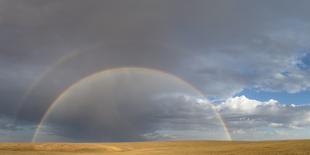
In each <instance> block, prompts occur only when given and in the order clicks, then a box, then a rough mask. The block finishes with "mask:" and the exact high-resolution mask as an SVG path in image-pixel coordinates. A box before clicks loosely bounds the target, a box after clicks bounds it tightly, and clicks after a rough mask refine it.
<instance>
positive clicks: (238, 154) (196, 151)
mask: <svg viewBox="0 0 310 155" xmlns="http://www.w3.org/2000/svg"><path fill="white" fill-rule="evenodd" d="M99 154H100V155H101V154H104V155H310V140H292V141H261V142H246V141H231V142H230V141H171V142H134V143H0V155H99Z"/></svg>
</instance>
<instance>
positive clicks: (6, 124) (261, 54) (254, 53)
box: [0, 0, 310, 141]
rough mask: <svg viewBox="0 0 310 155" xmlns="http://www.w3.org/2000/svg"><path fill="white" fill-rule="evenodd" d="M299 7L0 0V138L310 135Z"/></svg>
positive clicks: (252, 0)
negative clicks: (97, 74) (122, 69)
mask: <svg viewBox="0 0 310 155" xmlns="http://www.w3.org/2000/svg"><path fill="white" fill-rule="evenodd" d="M309 5H310V2H309V1H307V0H299V1H293V0H259V1H258V0H229V1H227V0H192V1H190V2H189V1H187V0H169V1H166V0H156V1H155V0H131V1H122V0H91V1H84V0H65V1H61V0H43V1H42V0H28V1H22V0H0V135H1V136H0V141H31V140H33V135H34V133H35V131H36V130H38V127H41V128H42V131H40V136H39V137H41V140H42V141H43V140H44V139H48V140H55V141H57V140H64V141H65V140H67V141H140V140H166V139H197V138H205V139H225V138H226V139H228V140H229V139H232V140H262V139H268V140H271V139H272V140H273V139H306V138H310V133H309V132H308V131H309V129H310V78H309V77H310V42H309V40H310V37H309V35H308V34H310V18H309V15H310V10H309V8H308V6H309ZM113 68H125V70H126V71H125V72H123V71H118V72H117V71H115V72H111V73H109V76H104V75H105V73H103V74H102V75H101V74H100V76H99V77H102V78H101V79H96V80H95V79H93V81H92V82H88V81H87V79H88V78H87V77H89V76H90V75H93V74H94V73H98V72H102V71H106V70H111V69H113ZM137 69H138V71H137ZM141 70H142V71H141ZM146 71H147V72H146ZM163 75H166V76H163ZM111 78H112V79H111ZM83 79H84V80H85V79H86V82H85V81H84V80H83ZM139 79H140V80H139ZM159 79H161V80H159ZM176 81H179V82H176ZM180 81H182V82H180ZM79 82H81V83H79ZM143 82H144V84H141V83H143ZM107 83H108V84H107ZM111 83H112V84H111ZM120 84H122V85H120ZM71 86H74V88H76V89H70V88H72V87H71ZM168 86H169V87H168ZM185 86H186V87H185ZM168 88H169V89H168ZM64 92H66V94H67V95H66V97H65V98H66V99H62V100H59V96H60V95H61V94H64ZM104 92H106V94H105V93H104ZM97 93H99V94H97ZM100 93H101V94H100ZM68 94H69V95H68ZM72 96H76V97H72ZM154 98H155V99H154ZM82 99H87V100H85V101H84V100H82ZM56 101H57V102H56ZM82 101H83V102H82ZM155 101H156V102H155ZM55 102H56V103H57V104H58V105H59V106H54V107H55V108H54V109H52V110H50V111H51V112H50V113H49V114H48V115H47V114H46V113H47V111H48V109H49V107H50V106H51V105H52V104H53V103H55ZM73 105H75V106H73ZM61 107H62V108H61ZM126 107H127V108H128V107H130V108H129V110H128V109H126ZM124 108H125V109H124ZM74 109H75V110H74ZM96 109H99V110H98V111H94V110H96ZM100 109H105V110H100ZM63 110H65V111H63ZM87 110H89V111H87ZM91 112H92V115H89V114H88V113H91ZM115 113H118V115H117V117H116V115H115ZM218 115H219V116H220V117H218ZM98 117H99V118H100V117H108V118H111V119H99V120H98V119H97V118H98ZM44 118H45V119H44ZM143 118H145V119H143ZM42 120H44V122H43V123H42ZM111 120H113V121H111ZM40 122H41V123H40ZM123 122H127V123H123ZM150 122H152V123H150ZM223 122H224V125H223ZM182 124H183V125H182ZM132 126H135V128H133V127H132ZM116 128H117V129H119V130H121V131H117V130H116ZM120 128H121V129H120ZM225 128H226V129H225ZM98 129H100V131H99V130H98ZM40 130H41V129H40ZM125 131H127V132H125ZM216 131H218V132H216ZM182 133H184V134H182ZM227 133H228V134H229V136H227ZM50 135H52V136H51V137H52V139H49V138H48V137H49V136H50ZM202 135H203V136H202ZM223 135H224V137H223ZM225 136H226V137H225Z"/></svg>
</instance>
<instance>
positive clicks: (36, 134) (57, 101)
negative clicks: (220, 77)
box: [32, 67, 232, 142]
mask: <svg viewBox="0 0 310 155" xmlns="http://www.w3.org/2000/svg"><path fill="white" fill-rule="evenodd" d="M133 70H134V71H140V72H146V73H150V72H151V73H156V74H160V75H161V76H166V77H170V78H173V79H175V80H177V81H178V82H181V83H184V84H186V86H188V87H189V88H191V89H192V90H193V91H195V93H197V94H198V95H199V96H201V97H203V98H205V95H204V94H203V93H202V92H201V91H199V90H198V89H197V88H195V87H194V86H193V85H191V84H189V83H188V82H186V81H185V80H183V79H182V78H180V77H178V76H175V75H173V74H170V73H167V72H164V71H161V70H156V69H150V68H142V67H120V68H112V69H106V70H103V71H99V72H96V73H93V74H91V75H89V76H86V77H85V78H82V79H80V80H78V81H77V82H75V83H73V84H72V85H70V86H69V87H67V88H66V89H65V90H64V91H63V92H62V93H61V94H60V95H59V96H58V97H56V99H55V100H54V101H53V102H52V104H50V106H49V108H48V109H47V111H46V112H45V114H44V115H43V117H42V119H41V120H40V122H39V124H38V126H37V128H36V130H35V132H34V135H33V138H32V142H36V141H37V138H38V133H39V131H40V129H41V128H42V125H43V123H44V122H45V120H46V119H47V117H48V116H49V114H50V113H51V111H52V110H53V109H54V107H55V106H56V105H57V104H58V103H59V101H60V100H62V99H63V98H64V97H65V96H66V95H68V93H69V92H70V90H72V89H73V88H74V87H75V86H76V85H77V84H78V83H79V82H81V81H83V80H92V79H93V78H95V77H96V76H97V75H99V74H112V73H115V72H119V71H133ZM209 104H210V106H211V107H212V109H213V111H214V113H215V115H216V117H217V119H218V120H219V121H220V123H221V125H222V127H223V129H224V132H225V136H226V138H227V139H228V140H232V138H231V136H230V133H229V130H228V128H227V125H226V123H225V122H224V120H223V119H222V117H221V115H220V114H219V113H218V112H217V111H216V110H215V107H214V105H213V104H211V103H209Z"/></svg>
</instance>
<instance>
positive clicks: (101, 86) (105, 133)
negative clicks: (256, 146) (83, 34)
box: [36, 69, 229, 141]
mask: <svg viewBox="0 0 310 155" xmlns="http://www.w3.org/2000/svg"><path fill="white" fill-rule="evenodd" d="M184 94H187V95H189V96H187V95H184ZM195 97H198V98H199V97H200V98H201V96H200V94H199V93H198V92H196V91H195V90H193V89H192V88H191V87H190V86H188V85H187V84H185V83H183V82H180V81H178V80H176V79H175V78H172V77H167V76H166V75H161V74H158V73H156V72H153V71H143V70H139V69H138V70H137V69H126V70H121V71H119V70H118V71H112V72H109V73H100V74H99V75H96V77H92V78H91V79H90V78H87V79H84V80H82V81H81V82H79V83H78V84H76V85H74V86H73V87H71V88H70V89H69V90H68V91H67V92H66V93H65V94H63V95H62V97H61V98H60V99H59V100H57V101H56V102H55V106H53V107H52V108H51V109H50V111H49V113H48V114H47V115H46V117H45V118H44V120H43V122H42V123H43V124H42V125H43V128H42V129H41V130H39V132H38V133H39V136H37V137H36V140H38V141H50V140H51V138H52V139H53V138H54V135H58V136H63V137H66V138H68V139H74V140H75V141H137V140H148V139H153V138H156V137H157V138H156V139H163V138H164V139H170V140H171V139H188V138H190V139H197V138H198V139H203V138H209V139H229V137H227V135H226V133H225V129H224V126H223V125H222V124H221V119H220V118H217V115H216V114H215V111H213V109H212V107H211V105H210V104H208V102H207V101H204V103H198V102H197V99H195ZM50 126H52V127H55V126H56V128H55V129H53V128H51V127H50ZM57 126H58V127H57ZM47 131H51V134H52V137H48V136H46V134H45V133H46V132H47ZM40 133H43V134H40ZM202 133H203V134H202ZM154 134H155V135H156V137H154ZM150 135H152V136H151V137H150ZM168 137H171V138H168ZM172 137H173V138H172ZM56 140H58V141H59V139H56ZM153 140H154V139H153ZM60 141H63V140H62V139H61V140H60Z"/></svg>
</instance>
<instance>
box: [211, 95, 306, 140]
mask: <svg viewBox="0 0 310 155" xmlns="http://www.w3.org/2000/svg"><path fill="white" fill-rule="evenodd" d="M216 108H217V110H218V111H219V112H220V113H221V115H222V116H223V118H224V119H225V120H226V122H227V125H228V126H229V128H230V131H231V133H232V136H233V137H234V138H236V139H294V138H309V137H310V135H309V134H306V133H307V132H306V131H307V130H309V128H310V121H309V113H310V105H294V104H290V105H288V104H281V103H279V102H278V101H276V100H272V99H271V100H269V101H257V100H252V99H248V98H247V97H245V96H236V97H231V98H229V99H227V100H226V101H225V102H223V103H221V104H219V105H217V106H216Z"/></svg>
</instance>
